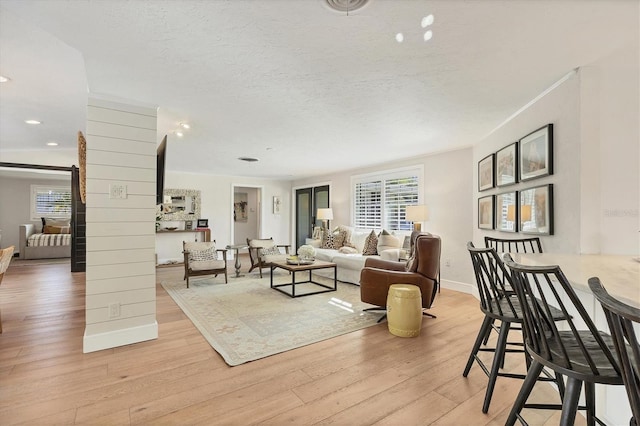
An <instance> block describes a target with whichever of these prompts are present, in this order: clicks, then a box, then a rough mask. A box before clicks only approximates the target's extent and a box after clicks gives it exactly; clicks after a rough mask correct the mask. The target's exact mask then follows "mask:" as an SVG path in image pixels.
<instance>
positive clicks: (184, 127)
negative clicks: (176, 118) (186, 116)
mask: <svg viewBox="0 0 640 426" xmlns="http://www.w3.org/2000/svg"><path fill="white" fill-rule="evenodd" d="M180 126H181V127H182V128H183V129H190V128H191V126H189V123H180Z"/></svg>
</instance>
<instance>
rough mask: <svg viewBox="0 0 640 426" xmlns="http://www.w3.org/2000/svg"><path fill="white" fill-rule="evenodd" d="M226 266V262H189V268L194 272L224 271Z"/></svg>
mask: <svg viewBox="0 0 640 426" xmlns="http://www.w3.org/2000/svg"><path fill="white" fill-rule="evenodd" d="M225 264H226V262H225V261H224V260H196V261H193V262H192V261H189V268H190V269H191V270H192V271H208V270H210V269H223V268H224V267H225Z"/></svg>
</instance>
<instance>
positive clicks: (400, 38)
mask: <svg viewBox="0 0 640 426" xmlns="http://www.w3.org/2000/svg"><path fill="white" fill-rule="evenodd" d="M403 40H404V35H402V33H398V34H396V41H397V42H398V43H402V41H403Z"/></svg>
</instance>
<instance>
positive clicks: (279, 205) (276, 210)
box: [273, 195, 282, 214]
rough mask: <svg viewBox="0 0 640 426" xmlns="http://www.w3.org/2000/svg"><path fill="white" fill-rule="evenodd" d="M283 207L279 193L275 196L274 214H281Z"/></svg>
mask: <svg viewBox="0 0 640 426" xmlns="http://www.w3.org/2000/svg"><path fill="white" fill-rule="evenodd" d="M281 208H282V198H280V196H279V195H274V196H273V214H280V209H281Z"/></svg>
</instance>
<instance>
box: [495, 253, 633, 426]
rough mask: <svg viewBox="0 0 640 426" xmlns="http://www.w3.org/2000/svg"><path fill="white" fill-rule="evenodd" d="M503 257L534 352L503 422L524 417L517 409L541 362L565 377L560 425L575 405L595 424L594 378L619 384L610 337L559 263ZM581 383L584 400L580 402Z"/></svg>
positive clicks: (571, 415) (528, 346)
mask: <svg viewBox="0 0 640 426" xmlns="http://www.w3.org/2000/svg"><path fill="white" fill-rule="evenodd" d="M505 263H506V265H507V267H508V268H509V269H510V270H511V277H512V281H513V286H514V289H515V291H516V294H517V296H518V300H519V301H520V306H521V307H522V308H523V312H522V313H523V315H524V322H523V336H524V340H525V349H526V350H527V352H528V354H529V355H530V356H531V358H532V363H531V366H530V367H529V370H528V372H527V378H526V379H525V381H524V383H523V384H522V388H521V389H520V393H519V394H518V396H517V398H516V401H515V402H514V404H513V407H512V408H511V412H510V413H509V417H508V419H507V422H506V424H507V425H513V424H515V421H516V419H520V420H521V421H523V419H522V417H521V416H520V411H521V410H522V408H524V407H525V403H526V401H527V398H528V397H529V394H530V393H531V390H532V389H533V386H534V385H535V382H536V379H537V378H538V375H539V374H540V372H541V371H542V369H543V368H545V367H546V368H549V369H551V370H553V371H555V372H557V373H559V374H562V375H563V376H566V378H567V382H566V389H565V392H564V397H563V399H562V407H561V409H562V414H561V417H560V425H563V426H564V425H567V426H568V425H573V424H574V422H575V418H576V413H577V410H586V411H587V424H589V425H595V423H596V421H597V422H598V423H600V424H603V423H602V422H601V421H600V420H599V419H598V418H597V417H596V413H595V409H596V403H595V384H596V383H600V384H610V385H622V384H623V383H622V376H621V373H620V367H619V365H618V362H617V359H616V357H615V356H614V355H613V352H614V351H615V346H614V342H613V339H612V338H611V336H609V335H608V334H606V333H603V332H600V331H598V330H597V329H596V327H595V325H594V324H593V321H592V320H591V318H590V317H589V315H588V313H587V311H586V310H585V309H584V306H583V305H582V303H581V302H580V300H579V299H578V296H577V295H576V294H575V292H574V291H573V288H572V287H571V284H569V280H568V279H567V277H566V276H565V275H564V273H563V272H562V270H561V269H560V267H559V266H524V265H519V264H517V263H515V262H513V260H512V259H511V257H510V256H508V255H506V256H505ZM534 300H535V303H534V302H533V301H534ZM551 304H553V305H554V306H557V307H558V308H559V309H560V310H562V312H563V313H564V315H565V320H566V321H567V323H566V324H567V326H568V327H566V329H562V330H560V329H558V327H557V326H556V323H555V321H554V317H553V315H552V314H551V312H552V307H551ZM570 310H571V311H576V312H577V314H575V315H576V317H577V318H578V319H580V320H582V322H583V323H584V324H585V325H586V328H587V329H586V330H578V328H577V326H576V324H575V322H574V320H573V318H572V317H571V316H570ZM583 383H584V387H585V402H586V403H585V406H579V405H578V399H579V398H580V392H581V390H582V384H583Z"/></svg>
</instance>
